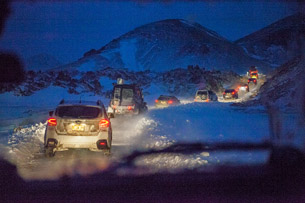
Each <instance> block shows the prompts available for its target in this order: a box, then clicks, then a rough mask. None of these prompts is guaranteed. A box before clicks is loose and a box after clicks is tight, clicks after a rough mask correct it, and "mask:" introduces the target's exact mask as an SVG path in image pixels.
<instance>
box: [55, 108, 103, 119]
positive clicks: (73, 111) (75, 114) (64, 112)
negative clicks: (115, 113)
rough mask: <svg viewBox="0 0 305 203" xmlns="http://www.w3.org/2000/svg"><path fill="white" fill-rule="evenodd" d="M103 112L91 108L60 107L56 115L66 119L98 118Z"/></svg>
mask: <svg viewBox="0 0 305 203" xmlns="http://www.w3.org/2000/svg"><path fill="white" fill-rule="evenodd" d="M100 112H101V110H100V109H99V108H96V107H91V106H60V107H58V108H57V109H56V112H55V115H56V116H59V117H62V118H65V117H68V118H97V117H98V115H99V114H100Z"/></svg>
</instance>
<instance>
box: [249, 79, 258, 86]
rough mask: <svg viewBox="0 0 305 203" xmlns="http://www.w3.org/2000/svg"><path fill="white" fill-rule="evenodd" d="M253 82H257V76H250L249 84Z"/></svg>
mask: <svg viewBox="0 0 305 203" xmlns="http://www.w3.org/2000/svg"><path fill="white" fill-rule="evenodd" d="M250 83H253V84H255V85H256V84H257V79H256V78H249V79H248V84H250Z"/></svg>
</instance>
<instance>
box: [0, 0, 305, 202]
mask: <svg viewBox="0 0 305 203" xmlns="http://www.w3.org/2000/svg"><path fill="white" fill-rule="evenodd" d="M0 5H1V6H0V18H1V19H0V28H1V29H0V47H1V51H0V52H1V53H0V70H1V74H0V158H2V159H3V160H4V162H8V163H9V164H12V165H13V166H16V173H18V175H16V176H13V175H12V177H20V178H21V179H23V180H26V181H24V184H27V181H28V180H29V181H33V180H41V181H42V185H44V183H45V182H44V181H46V180H59V181H62V182H60V184H58V185H64V186H65V185H68V186H67V188H71V194H77V193H73V192H74V191H72V190H74V189H76V188H82V187H81V185H82V183H81V182H78V180H76V179H77V178H83V177H86V178H87V177H88V180H90V181H82V182H86V183H88V184H95V186H96V188H100V187H99V186H100V185H99V184H101V185H102V184H107V183H111V184H114V185H113V187H111V188H124V189H126V188H129V187H128V186H129V184H126V185H124V186H122V185H120V187H116V185H115V184H116V183H117V182H119V183H121V182H120V181H122V180H123V181H124V180H127V179H128V180H129V177H130V176H132V178H130V179H131V180H132V179H133V176H140V178H139V179H141V178H142V177H147V176H150V177H152V176H153V175H156V176H154V177H157V178H156V179H158V177H159V175H163V177H164V183H169V184H171V183H174V181H167V175H177V177H186V178H188V177H189V175H194V176H193V177H192V178H193V180H194V181H195V180H197V178H196V176H198V175H199V176H200V174H201V173H203V172H204V173H205V172H206V173H207V174H208V175H206V176H205V177H208V178H209V177H213V176H214V175H215V176H217V175H218V174H219V173H220V171H221V170H222V169H224V171H227V172H228V173H230V172H232V174H235V175H236V176H238V175H240V176H243V175H244V173H243V172H245V173H246V171H248V170H246V169H248V168H249V169H251V170H252V169H256V167H262V168H260V169H262V170H260V169H258V170H257V172H258V173H260V172H262V173H264V172H265V171H264V170H263V169H266V170H267V169H268V170H269V169H270V171H273V170H274V169H275V168H285V167H286V165H293V166H295V165H294V164H284V163H287V162H286V159H287V157H290V156H291V157H293V156H296V155H298V154H301V155H303V154H304V153H305V135H304V132H305V130H304V126H305V125H304V111H305V110H304V109H305V108H304V105H305V104H304V98H305V96H304V94H305V93H304V92H305V90H304V89H305V88H304V79H305V75H304V74H305V71H304V67H305V57H304V54H305V48H304V45H305V37H304V36H305V27H304V22H305V17H304V16H305V12H304V11H305V9H304V5H303V3H302V1H282V0H278V1H277V0H274V1H271V2H270V1H267V0H260V1H204V0H196V1H185V0H158V1H150V0H128V1H121V0H113V1H106V0H95V1H83V0H82V1H79V0H72V1H64V0H56V1H46V0H35V1H34V0H33V1H13V0H12V1H10V0H4V1H1V3H0ZM252 76H253V77H252ZM241 86H242V87H243V88H241ZM160 95H162V96H160ZM157 98H158V99H157ZM67 100H73V101H80V102H76V104H79V105H76V106H69V105H70V104H72V103H65V102H64V101H67ZM86 100H88V101H93V102H94V103H92V102H90V103H85V102H83V103H81V102H82V101H86ZM159 100H172V101H168V102H165V101H162V102H161V101H159ZM102 103H103V104H105V106H104V107H103V108H102V107H101V108H97V107H98V105H100V106H102ZM73 104H75V103H73ZM87 104H88V106H85V105H87ZM90 104H92V106H90ZM177 104H179V105H177ZM180 104H181V105H180ZM95 105H96V107H95ZM99 116H102V118H100V119H98V118H99ZM69 119H71V120H70V121H69ZM82 119H84V120H85V119H87V120H85V121H84V120H82ZM90 119H91V120H90ZM97 121H98V122H97ZM54 126H55V127H54ZM277 147H286V149H287V148H289V149H294V150H296V152H298V153H281V150H278V149H277ZM281 149H282V148H281ZM274 154H275V155H274ZM278 154H279V156H277V155H278ZM278 157H280V158H278ZM279 159H285V161H283V162H282V164H281V163H280V164H279V166H282V165H285V167H284V166H283V167H277V165H275V166H273V165H272V167H270V165H269V164H274V163H275V162H277V161H278V160H279ZM274 160H275V161H274ZM290 160H298V159H294V158H291V159H290ZM304 160H305V158H304ZM289 163H290V162H289ZM300 165H301V164H300ZM264 166H266V167H265V168H264ZM235 167H236V168H238V167H240V168H242V167H245V168H246V169H245V170H241V171H243V172H236V171H235V169H236V168H235ZM298 167H299V166H298ZM0 168H1V167H0ZM292 168H293V167H292ZM296 168H297V167H296ZM227 169H228V170H227ZM229 169H230V170H229ZM231 169H232V170H231ZM303 171H305V169H304V170H303ZM0 172H1V169H0ZM268 172H269V171H268ZM0 174H1V173H0ZM101 174H103V175H105V174H108V175H109V174H111V175H113V177H122V180H119V181H117V182H111V181H110V180H109V179H107V178H105V179H104V181H102V180H99V181H95V180H93V181H91V180H92V179H91V178H92V176H94V175H97V176H99V175H101ZM267 174H268V175H269V173H267ZM180 175H181V176H180ZM259 175H260V174H259ZM259 175H257V176H259ZM268 175H266V176H268ZM257 176H255V175H254V176H252V177H251V178H252V179H253V180H254V179H256V177H257ZM266 176H265V177H266ZM154 177H152V179H151V180H154ZM230 177H231V176H230V174H228V175H227V176H225V178H223V179H221V180H223V181H227V180H228V179H229V178H230ZM234 177H235V176H234ZM243 177H244V176H243ZM272 177H273V176H272ZM279 177H280V176H279ZM282 177H284V176H282ZM74 178H76V179H74ZM249 178H250V177H249ZM93 179H94V178H93ZM139 179H137V180H139ZM128 180H127V181H128ZM145 180H146V179H145ZM198 180H199V179H198ZM74 181H75V182H74ZM0 182H5V183H7V182H14V181H13V180H12V181H2V179H1V177H0ZM250 182H251V181H250ZM275 182H276V181H270V185H271V186H273V185H274V184H275ZM299 182H302V181H299ZM303 182H304V183H305V181H303ZM30 183H32V182H30ZM71 183H73V184H74V183H75V185H70V184H71ZM143 183H144V181H143ZM143 183H142V184H143ZM145 183H146V181H145ZM205 183H206V182H204V183H201V184H205ZM207 183H209V181H207ZM50 184H53V183H50ZM220 184H221V183H220ZM54 185H57V184H55V183H54ZM147 185H150V183H147ZM177 185H183V184H177ZM194 185H195V186H197V184H194ZM207 185H208V184H207ZM79 186H80V187H79ZM121 186H122V187H121ZM145 186H146V185H145ZM195 186H193V188H192V189H194V187H195ZM284 186H285V185H284ZM11 187H12V188H13V189H14V186H12V185H9V187H8V188H11ZM260 187H261V185H258V188H260ZM20 188H22V187H20ZM20 188H18V190H17V189H16V190H13V189H12V191H21V189H20ZM50 188H51V186H50ZM86 188H87V187H83V190H81V189H79V190H80V192H81V193H82V192H85V191H86ZM101 188H102V189H103V190H104V189H105V188H108V187H104V186H103V187H101ZM132 188H140V189H141V190H140V189H139V191H149V190H148V189H147V190H144V189H143V190H142V187H141V185H140V186H138V187H132ZM170 188H171V187H170V185H169V187H168V189H169V190H170ZM228 188H233V187H228ZM271 188H272V187H271ZM291 188H293V187H291ZM124 189H123V191H124ZM8 190H10V189H8ZM126 190H127V189H126ZM182 190H183V187H182ZM190 190H191V189H190ZM24 191H29V188H27V190H24ZM24 191H23V192H24ZM58 191H60V190H58ZM58 191H57V192H58ZM194 191H199V189H198V190H194ZM304 191H305V190H304ZM90 192H91V190H89V191H88V194H89V193H90ZM153 192H154V191H152V192H151V193H150V194H154V193H153ZM143 193H144V192H143ZM41 194H45V193H44V191H42V192H41ZM47 194H53V192H49V193H47ZM56 194H57V193H56ZM101 194H103V193H102V192H101ZM126 194H130V193H128V192H126ZM219 194H221V192H219ZM304 194H305V193H304ZM8 196H9V195H8ZM17 196H18V195H17ZM55 196H56V195H55ZM11 197H15V196H14V195H11ZM18 197H19V196H18ZM77 197H78V196H77V195H76V196H69V198H71V200H75V199H73V198H77ZM106 197H107V195H105V198H106ZM186 197H187V196H186ZM250 197H252V196H251V195H250ZM37 199H38V198H37ZM97 199H99V200H103V198H97ZM56 200H57V199H55V200H54V201H56ZM69 200H70V199H69ZM141 200H142V199H141V198H140V199H139V201H141ZM157 200H159V199H157ZM157 200H156V201H157ZM190 200H191V199H190ZM190 200H189V201H190ZM30 201H31V200H30ZM88 201H90V199H89V200H88ZM126 201H127V200H126ZM186 201H187V200H186V199H181V202H186ZM127 202H128V201H127ZM157 202H158V201H157ZM160 202H162V199H161V201H160ZM173 202H177V201H176V199H173Z"/></svg>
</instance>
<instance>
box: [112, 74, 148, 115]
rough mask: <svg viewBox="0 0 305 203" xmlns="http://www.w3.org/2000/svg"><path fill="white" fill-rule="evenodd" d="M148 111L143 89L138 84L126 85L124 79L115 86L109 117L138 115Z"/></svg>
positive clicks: (119, 80)
mask: <svg viewBox="0 0 305 203" xmlns="http://www.w3.org/2000/svg"><path fill="white" fill-rule="evenodd" d="M146 111H147V104H146V102H144V96H143V93H142V89H141V88H140V87H139V86H138V85H136V84H124V82H123V80H122V79H120V78H119V79H118V80H117V84H114V86H113V91H112V95H111V100H110V103H109V106H108V109H107V113H108V116H109V117H111V118H113V117H115V116H116V115H137V114H140V113H143V112H146Z"/></svg>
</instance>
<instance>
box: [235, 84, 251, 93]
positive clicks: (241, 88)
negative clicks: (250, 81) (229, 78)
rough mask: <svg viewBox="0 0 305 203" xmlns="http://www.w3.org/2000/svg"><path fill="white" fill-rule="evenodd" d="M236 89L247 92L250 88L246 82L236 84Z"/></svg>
mask: <svg viewBox="0 0 305 203" xmlns="http://www.w3.org/2000/svg"><path fill="white" fill-rule="evenodd" d="M237 89H238V91H244V92H249V91H250V89H249V85H247V84H241V85H239V86H238V88H237Z"/></svg>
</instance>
